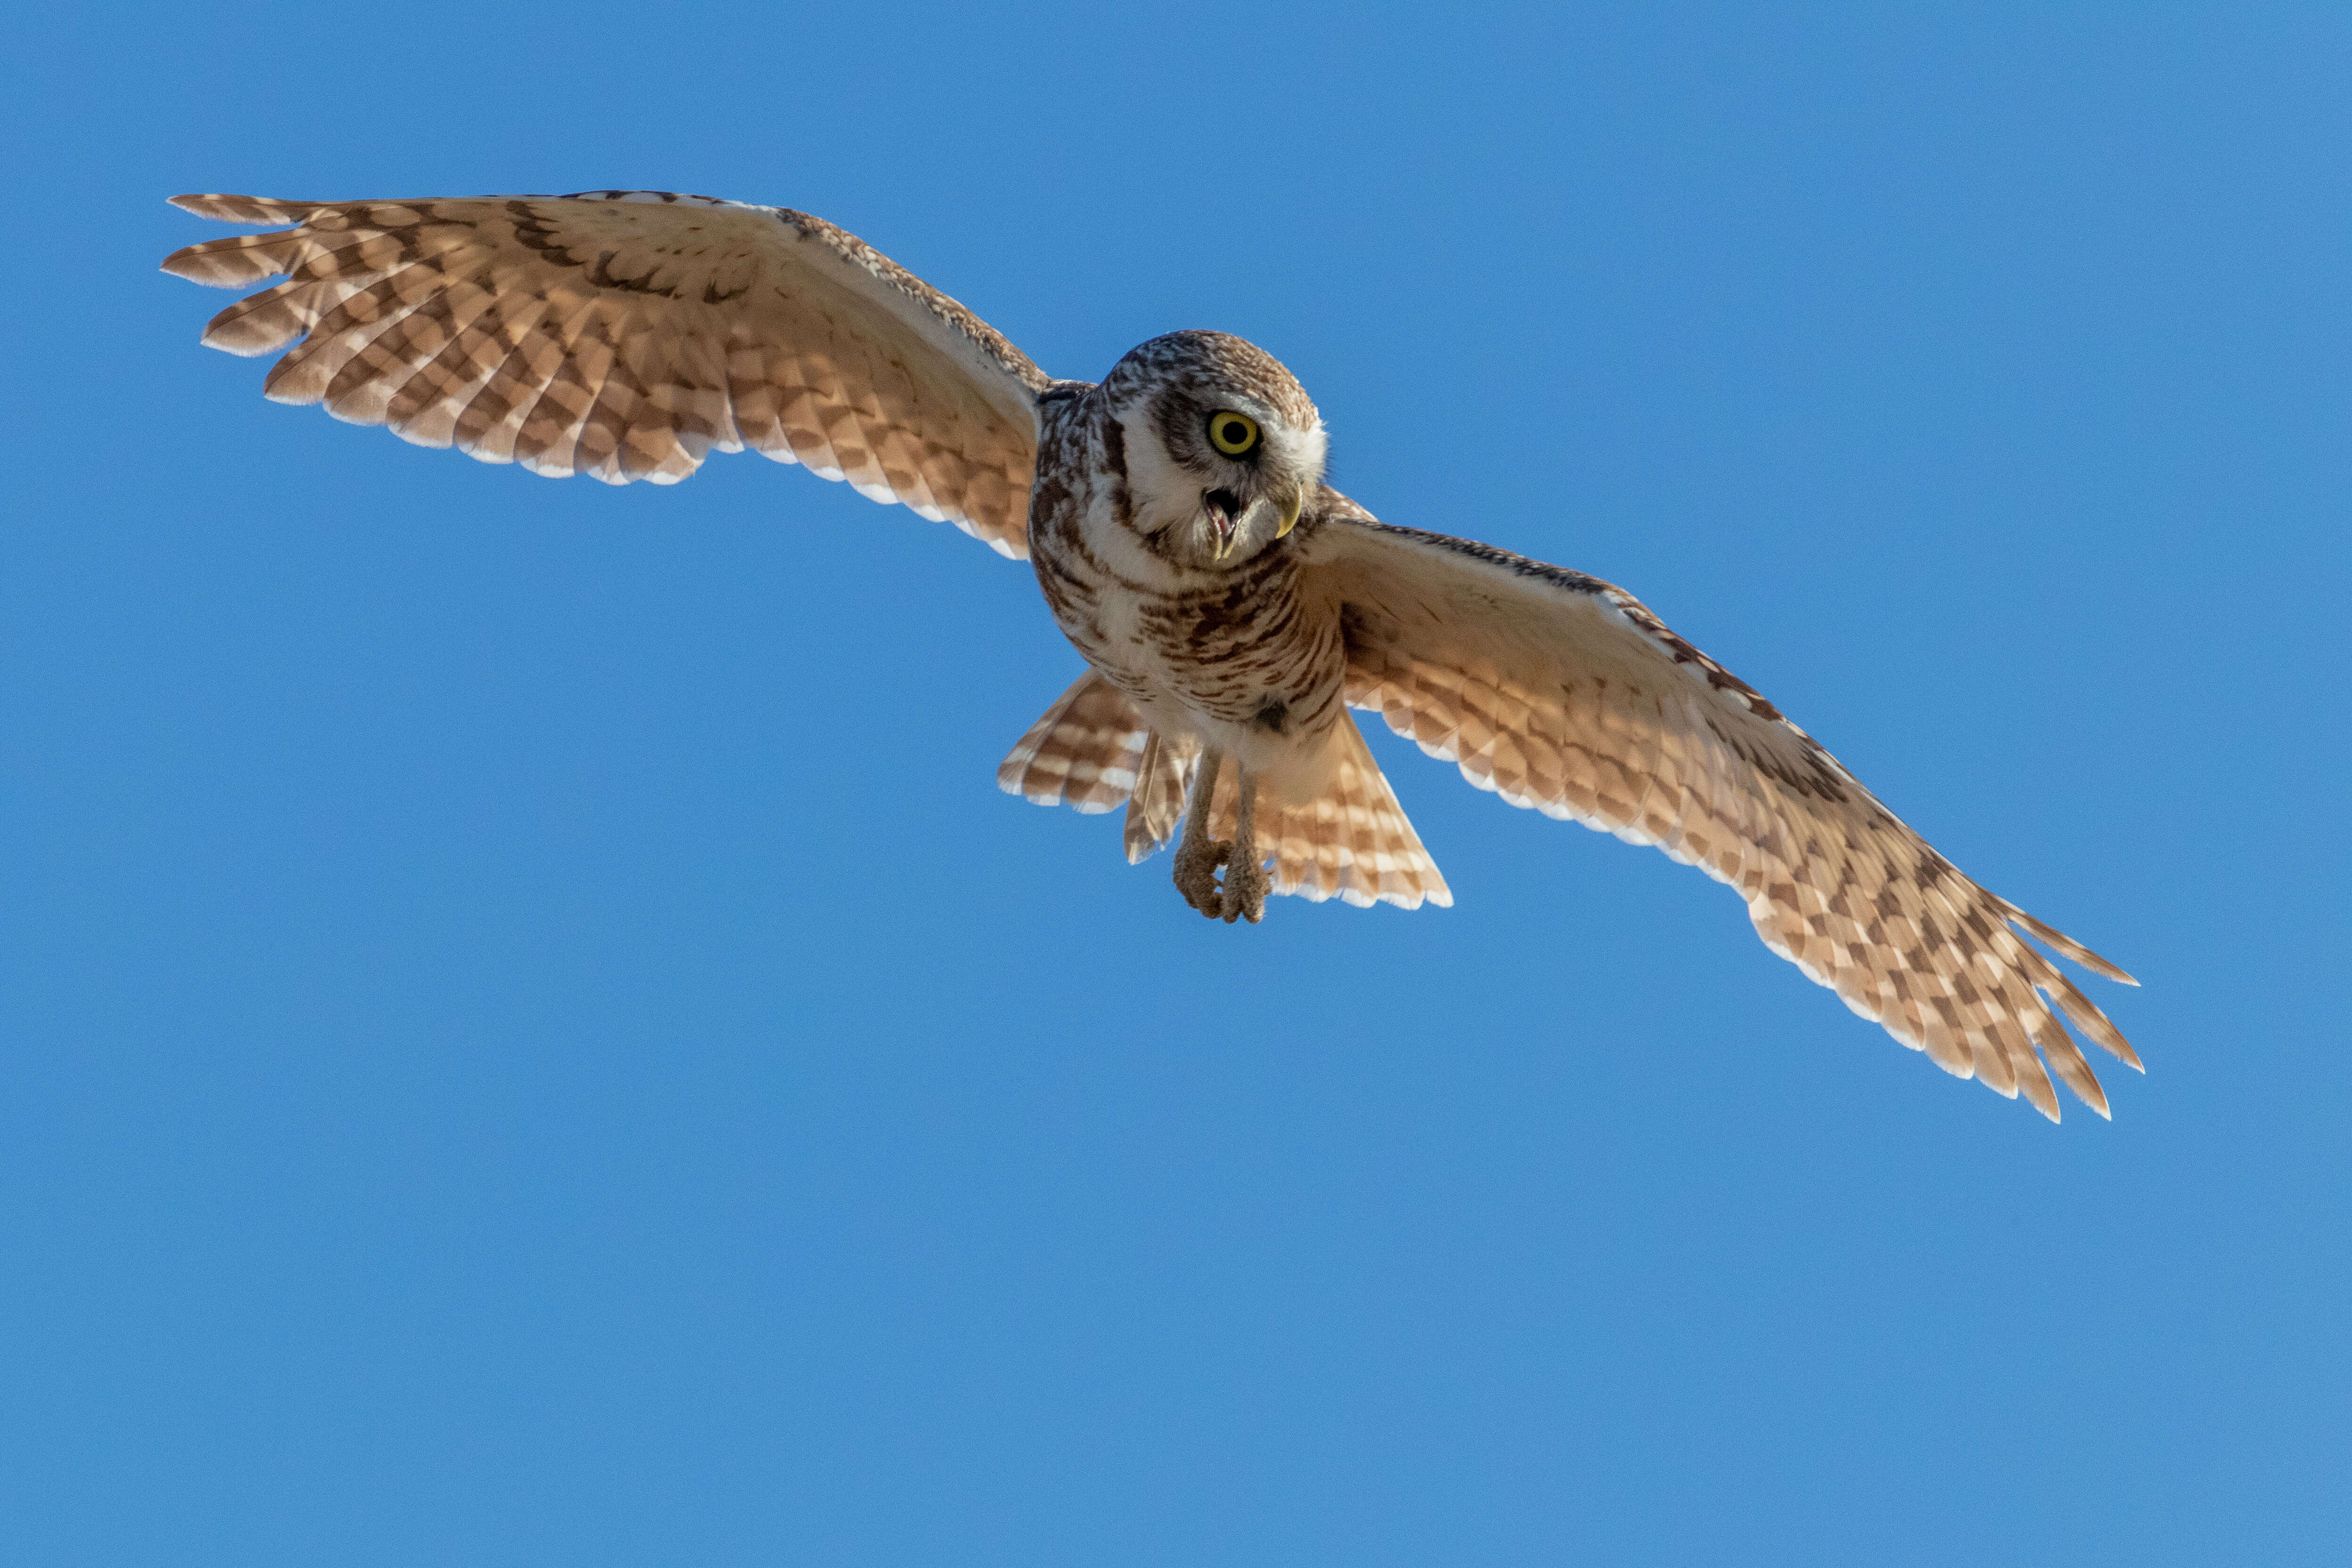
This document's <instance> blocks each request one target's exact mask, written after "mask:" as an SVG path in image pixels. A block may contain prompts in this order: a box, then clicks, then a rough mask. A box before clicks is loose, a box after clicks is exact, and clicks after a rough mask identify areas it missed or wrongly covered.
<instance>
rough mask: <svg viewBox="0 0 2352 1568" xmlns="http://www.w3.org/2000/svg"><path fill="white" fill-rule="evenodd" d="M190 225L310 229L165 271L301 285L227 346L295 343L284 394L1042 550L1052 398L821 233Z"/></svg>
mask: <svg viewBox="0 0 2352 1568" xmlns="http://www.w3.org/2000/svg"><path fill="white" fill-rule="evenodd" d="M174 204H175V205H178V206H180V207H183V208H185V209H186V210H187V211H189V212H192V213H194V214H197V215H198V216H199V217H208V218H217V219H220V220H222V221H224V222H227V223H241V224H290V225H293V226H292V227H290V228H283V229H278V230H276V231H274V232H271V233H268V234H258V235H234V236H231V237H229V238H226V239H216V240H211V241H207V242H206V243H205V244H202V245H195V246H189V247H187V248H186V249H184V250H181V251H177V252H175V253H173V255H172V256H169V257H168V258H166V259H165V261H164V263H163V270H165V271H166V272H170V273H173V274H175V275H177V276H179V277H186V278H192V279H194V281H196V282H199V283H208V284H214V285H217V286H221V287H236V286H240V285H245V284H249V283H255V282H258V281H260V280H262V279H264V278H268V277H277V276H278V275H280V274H283V275H285V277H286V281H285V282H283V283H280V284H278V285H277V286H276V287H271V288H267V289H264V290H263V291H262V292H260V293H258V294H256V295H253V296H252V297H250V298H247V299H245V300H243V301H241V302H239V303H237V304H236V305H232V306H230V307H229V308H227V309H226V310H224V311H222V312H221V313H220V314H219V315H218V316H216V317H215V318H214V319H213V320H212V323H211V325H210V326H209V327H207V328H206V329H205V342H206V343H207V344H210V345H211V346H212V347H214V348H216V349H224V350H227V351H229V352H230V353H234V354H244V355H254V354H267V353H273V352H275V351H277V350H279V349H283V348H286V347H287V345H289V343H290V344H293V345H294V347H293V349H292V350H291V351H290V352H289V353H288V354H287V355H286V356H285V357H284V358H283V359H281V360H279V361H278V363H277V364H276V365H275V366H274V367H272V368H271V370H270V372H269V378H268V382H266V383H265V384H264V391H265V392H266V393H267V395H268V396H269V397H270V398H272V399H274V400H276V401H277V402H291V403H310V402H324V403H325V404H326V405H327V410H328V412H329V413H332V414H333V415H334V416H335V417H336V418H338V419H342V420H348V421H350V422H352V423H356V424H383V425H387V426H389V427H390V428H391V429H392V430H393V431H394V433H395V434H398V435H400V436H401V437H402V438H403V439H404V440H407V441H412V442H415V443H416V444H419V445H423V446H451V445H454V446H457V448H458V449H459V450H461V451H463V452H465V453H467V454H468V455H471V456H474V457H478V458H480V459H482V460H483V461H485V462H489V463H509V462H515V463H520V464H522V465H524V466H525V467H528V468H530V469H531V470H532V471H534V472H536V473H540V474H544V475H549V476H555V477H562V476H567V475H571V474H575V473H578V474H590V475H593V476H595V477H597V478H599V479H603V480H604V481H606V482H607V483H610V484H616V485H618V484H626V483H628V482H629V481H630V480H632V479H650V480H652V481H653V482H654V483H656V484H670V483H674V482H676V481H677V480H679V479H683V478H685V477H686V476H688V475H689V474H691V473H693V472H694V471H695V469H696V468H698V467H699V466H700V465H701V463H702V459H703V457H704V455H706V454H707V453H709V452H712V451H719V452H736V451H740V450H742V449H743V448H745V447H750V448H751V449H752V450H753V451H756V452H761V453H763V454H765V455H768V456H770V457H773V458H776V459H778V460H779V461H782V462H787V463H800V464H803V465H806V466H807V467H808V468H810V469H811V470H812V471H814V472H815V473H817V474H820V475H822V476H824V477H825V478H828V479H846V480H847V481H848V482H849V483H850V484H851V485H852V486H855V487H856V489H857V490H858V491H859V492H860V493H861V494H863V495H866V496H868V497H872V498H873V499H875V500H877V501H897V502H901V503H903V504H905V505H907V506H908V507H913V508H914V509H915V510H916V511H918V512H919V513H921V514H922V515H923V516H925V517H930V518H933V519H935V520H945V521H948V522H952V523H954V524H955V525H956V526H957V527H959V528H962V529H963V530H964V531H965V532H966V533H969V534H971V535H973V536H974V537H975V538H981V539H982V540H985V541H986V542H987V543H988V544H989V545H991V546H992V547H993V548H994V549H996V550H997V551H999V552H1000V553H1002V554H1004V555H1008V556H1013V557H1015V558H1018V557H1021V556H1023V555H1025V554H1026V553H1027V548H1028V547H1027V527H1028V510H1029V489H1030V485H1031V481H1032V479H1033V477H1034V469H1035V465H1036V446H1037V435H1036V415H1035V401H1034V400H1035V397H1036V394H1037V392H1040V391H1042V390H1044V389H1045V387H1046V386H1048V385H1050V384H1051V382H1050V379H1049V378H1048V377H1047V376H1046V375H1045V373H1044V372H1043V371H1040V370H1038V369H1037V367H1036V366H1035V365H1034V364H1032V363H1031V362H1030V361H1029V360H1028V359H1027V357H1026V356H1024V354H1023V353H1022V352H1021V351H1020V350H1018V349H1015V348H1014V347H1013V345H1012V344H1011V343H1009V342H1007V341H1005V340H1004V339H1003V337H1002V336H1000V335H999V334H998V333H997V332H996V331H995V329H992V328H991V327H990V326H989V325H988V324H987V323H986V322H984V321H982V320H981V319H980V318H978V317H977V316H974V315H973V314H972V313H971V311H970V310H967V309H965V308H963V307H962V306H961V305H959V304H958V303H956V301H954V300H953V299H950V298H948V297H947V296H946V295H944V294H941V293H940V291H939V290H937V289H935V288H933V287H930V286H929V285H928V284H926V283H924V282H923V281H922V280H921V279H919V278H918V277H914V276H913V275H912V274H911V273H908V271H907V270H906V269H905V268H903V267H899V266H898V264H897V263H895V262H893V261H891V260H890V259H889V258H888V257H887V256H883V255H881V254H880V253H879V252H877V251H876V250H875V249H874V248H873V247H872V246H868V245H866V243H865V242H864V241H862V240H859V239H857V238H856V236H855V235H849V234H846V233H845V232H844V231H842V230H841V229H838V228H836V227H835V226H834V225H831V224H828V223H826V222H824V220H823V219H822V218H815V217H811V216H809V215H808V214H805V213H796V212H793V211H790V210H789V209H786V208H782V207H755V206H747V205H744V204H740V203H735V202H721V201H716V200H713V199H712V198H710V197H708V196H684V195H677V194H673V193H667V192H649V191H593V192H585V193H581V194H578V195H571V196H485V197H474V198H467V199H461V200H454V201H415V202H407V201H401V202H324V203H321V202H278V201H266V200H260V199H257V198H254V197H249V196H224V195H199V196H181V197H177V198H175V202H174Z"/></svg>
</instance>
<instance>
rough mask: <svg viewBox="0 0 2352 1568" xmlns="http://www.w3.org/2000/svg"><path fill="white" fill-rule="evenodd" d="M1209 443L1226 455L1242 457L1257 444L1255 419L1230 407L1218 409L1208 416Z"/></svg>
mask: <svg viewBox="0 0 2352 1568" xmlns="http://www.w3.org/2000/svg"><path fill="white" fill-rule="evenodd" d="M1209 442H1210V444H1212V445H1213V446H1214V447H1216V449H1217V450H1218V451H1220V452H1222V453H1223V454H1224V455H1226V456H1228V457H1244V456H1247V455H1249V451H1250V449H1251V448H1252V447H1254V446H1255V445H1256V444H1257V421H1255V420H1254V419H1252V418H1251V417H1250V416H1249V415H1247V414H1245V413H1234V411H1233V410H1232V409H1229V408H1227V409H1220V410H1218V411H1217V412H1216V413H1213V414H1211V415H1210V416H1209Z"/></svg>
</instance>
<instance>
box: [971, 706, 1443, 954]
mask: <svg viewBox="0 0 2352 1568" xmlns="http://www.w3.org/2000/svg"><path fill="white" fill-rule="evenodd" d="M1331 744H1332V745H1333V746H1335V747H1339V760H1338V762H1337V764H1336V765H1335V766H1334V767H1333V768H1332V769H1331V775H1330V781H1329V782H1328V784H1327V785H1325V787H1324V789H1323V792H1322V793H1321V794H1320V795H1318V796H1317V797H1316V798H1315V799H1314V800H1308V801H1306V802H1304V803H1303V804H1297V805H1286V804H1283V803H1281V802H1278V801H1276V800H1270V799H1267V798H1265V797H1260V799H1259V800H1258V807H1257V847H1258V852H1259V853H1260V854H1262V855H1265V856H1266V857H1268V858H1269V859H1271V860H1272V862H1273V864H1274V891H1275V892H1276V893H1293V894H1298V895H1299V896H1300V897H1303V898H1307V899H1311V900H1313V901H1314V902H1315V903H1318V904H1320V903H1322V902H1323V901H1324V900H1325V899H1327V898H1338V899H1341V900H1344V901H1345V902H1347V903H1349V904H1355V905H1357V906H1358V907H1360V908H1370V906H1371V905H1373V904H1382V903H1385V904H1396V905H1398V906H1399V907H1400V908H1403V909H1418V908H1420V907H1421V906H1422V904H1424V903H1428V904H1437V905H1439V906H1441V907H1444V906H1447V905H1450V904H1453V902H1454V894H1453V893H1452V892H1451V891H1449V890H1448V889H1447V887H1446V885H1445V878H1444V875H1442V874H1441V873H1439V871H1438V869H1437V862H1435V861H1433V860H1432V859H1430V857H1429V852H1428V851H1427V850H1426V849H1424V848H1423V847H1422V842H1421V835H1419V834H1418V833H1416V832H1414V831H1412V822H1410V821H1407V820H1406V819H1405V814H1404V808H1403V807H1402V806H1400V805H1398V804H1397V798H1396V793H1395V791H1393V790H1391V789H1390V788H1389V781H1388V779H1386V778H1385V777H1384V776H1383V775H1382V774H1381V765H1380V764H1379V763H1378V762H1376V761H1374V760H1373V759H1372V753H1371V750H1370V747H1367V746H1366V745H1365V744H1364V736H1363V732H1362V731H1361V730H1360V729H1358V728H1357V727H1356V721H1355V720H1354V719H1353V718H1351V717H1349V716H1348V715H1346V714H1342V715H1340V716H1339V728H1338V730H1337V731H1335V732H1334V733H1333V735H1332V737H1331ZM1199 760H1200V754H1199V751H1198V749H1197V748H1196V747H1192V745H1190V744H1185V743H1176V742H1163V741H1162V740H1161V739H1160V737H1159V736H1158V735H1157V734H1156V733H1154V732H1153V731H1152V730H1150V728H1149V727H1146V726H1145V724H1144V722H1143V719H1142V716H1140V715H1139V714H1138V713H1137V712H1136V711H1135V708H1134V706H1133V705H1131V704H1129V702H1128V700H1127V698H1126V697H1125V696H1123V695H1120V693H1119V692H1118V689H1117V688H1115V687H1114V686H1112V685H1110V684H1109V683H1108V682H1107V681H1105V680H1104V679H1103V678H1102V677H1101V676H1099V675H1097V674H1094V673H1093V672H1092V671H1088V672H1087V674H1085V675H1083V676H1081V677H1079V679H1078V681H1077V683H1076V685H1072V686H1071V687H1070V689H1069V690H1068V691H1066V692H1064V693H1063V694H1062V696H1061V700H1060V701H1058V702H1056V703H1055V705H1054V706H1052V707H1050V708H1048V709H1046V710H1045V717H1043V718H1041V719H1039V720H1038V721H1037V722H1036V723H1035V724H1033V725H1031V726H1030V727H1029V733H1028V734H1026V735H1024V736H1023V737H1021V744H1020V745H1018V746H1016V747H1013V755H1011V756H1010V757H1007V758H1005V759H1004V762H1003V766H1002V767H1000V768H997V770H996V782H997V783H998V785H999V786H1001V787H1002V788H1003V789H1004V790H1005V791H1006V792H1007V793H1008V794H1014V795H1019V796H1021V797H1022V798H1023V799H1024V800H1033V801H1034V802H1036V803H1037V804H1038V805H1041V806H1059V805H1069V806H1075V807H1076V808H1077V809H1078V810H1081V811H1108V810H1110V809H1111V808H1112V807H1114V806H1116V805H1118V803H1119V802H1120V801H1122V800H1124V801H1126V802H1127V858H1128V859H1129V861H1130V862H1138V861H1141V860H1144V859H1146V858H1147V857H1149V856H1150V854H1151V853H1152V852H1154V851H1155V850H1157V849H1159V848H1160V846H1161V845H1162V844H1164V843H1166V842H1167V841H1169V840H1170V839H1171V838H1172V837H1173V836H1174V835H1175V832H1176V830H1177V828H1178V826H1179V825H1180V824H1181V821H1182V820H1183V815H1184V798H1185V795H1186V793H1187V792H1188V791H1189V790H1190V789H1191V788H1192V778H1193V775H1194V772H1195V771H1196V767H1197V764H1198V762H1199ZM1235 788H1236V779H1235V777H1234V769H1233V768H1222V769H1220V770H1219V773H1218V779H1217V795H1216V799H1215V800H1213V801H1212V802H1211V804H1210V819H1209V820H1210V831H1211V832H1212V833H1213V834H1214V835H1215V836H1216V837H1218V838H1221V839H1230V838H1232V837H1233V836H1234V790H1235Z"/></svg>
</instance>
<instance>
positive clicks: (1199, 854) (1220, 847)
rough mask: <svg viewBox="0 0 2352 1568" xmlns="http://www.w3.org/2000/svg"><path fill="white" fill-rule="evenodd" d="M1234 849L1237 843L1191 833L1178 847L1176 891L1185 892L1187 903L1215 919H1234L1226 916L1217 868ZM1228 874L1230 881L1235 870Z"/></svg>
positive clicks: (1227, 877) (1228, 857)
mask: <svg viewBox="0 0 2352 1568" xmlns="http://www.w3.org/2000/svg"><path fill="white" fill-rule="evenodd" d="M1233 852H1234V846H1233V845H1231V844H1229V843H1227V842H1226V841H1224V840H1223V839H1211V838H1207V837H1202V838H1195V837H1193V836H1192V834H1190V833H1187V834H1185V835H1184V841H1183V842H1182V843H1181V844H1179V845H1177V846H1176V891H1177V892H1179V893H1181V894H1183V895H1184V902H1185V903H1187V904H1191V905H1192V907H1193V908H1195V909H1197V910H1199V911H1200V912H1201V913H1202V914H1203V915H1207V916H1208V917H1209V918H1210V919H1212V920H1214V919H1216V918H1217V917H1218V916H1220V915H1223V916H1224V918H1226V919H1228V920H1230V919H1232V918H1233V916H1232V915H1225V904H1224V898H1225V895H1224V893H1223V890H1221V889H1220V888H1219V887H1218V886H1217V868H1218V867H1220V866H1223V865H1226V864H1227V863H1228V862H1230V861H1231V859H1232V856H1233ZM1225 874H1226V880H1227V881H1229V882H1230V881H1231V880H1232V877H1233V873H1231V872H1230V871H1228V872H1227V873H1225Z"/></svg>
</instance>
